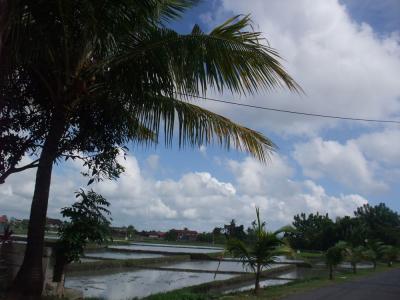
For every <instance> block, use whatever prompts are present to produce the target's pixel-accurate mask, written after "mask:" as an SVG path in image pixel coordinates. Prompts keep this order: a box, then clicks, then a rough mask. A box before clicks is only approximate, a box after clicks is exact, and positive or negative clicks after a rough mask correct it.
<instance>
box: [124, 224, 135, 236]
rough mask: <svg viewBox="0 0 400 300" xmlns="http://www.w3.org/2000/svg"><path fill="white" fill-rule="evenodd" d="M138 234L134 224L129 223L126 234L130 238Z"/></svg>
mask: <svg viewBox="0 0 400 300" xmlns="http://www.w3.org/2000/svg"><path fill="white" fill-rule="evenodd" d="M135 234H136V229H135V227H133V226H132V225H129V226H128V228H126V235H127V237H128V238H129V239H131V238H133V236H134V235H135Z"/></svg>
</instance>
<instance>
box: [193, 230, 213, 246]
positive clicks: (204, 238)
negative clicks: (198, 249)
mask: <svg viewBox="0 0 400 300" xmlns="http://www.w3.org/2000/svg"><path fill="white" fill-rule="evenodd" d="M196 240H197V241H199V242H205V243H212V242H213V241H214V237H213V234H212V233H210V232H202V233H199V234H198V235H197V238H196Z"/></svg>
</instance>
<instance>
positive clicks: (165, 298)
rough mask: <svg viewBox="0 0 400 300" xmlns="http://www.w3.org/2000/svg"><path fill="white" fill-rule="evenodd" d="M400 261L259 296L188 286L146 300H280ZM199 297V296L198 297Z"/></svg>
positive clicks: (293, 283)
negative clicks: (216, 291) (205, 290)
mask: <svg viewBox="0 0 400 300" xmlns="http://www.w3.org/2000/svg"><path fill="white" fill-rule="evenodd" d="M399 267H400V263H396V264H395V265H394V266H393V267H388V266H386V265H385V264H379V265H378V266H377V269H376V271H373V270H372V269H360V270H358V271H357V274H353V273H352V272H351V271H350V270H349V271H347V270H346V271H343V270H340V271H337V272H336V274H335V279H334V280H329V279H328V271H327V272H326V276H320V277H315V278H310V279H299V280H294V281H291V282H289V283H287V284H284V285H277V286H270V287H265V288H263V289H261V293H260V295H259V296H255V295H254V294H253V291H252V290H250V291H246V292H237V293H231V294H227V295H221V294H217V293H212V292H202V290H201V289H198V288H196V287H192V288H191V287H188V288H184V289H180V290H175V291H171V292H166V293H161V294H155V295H152V296H149V297H146V298H145V300H203V299H204V300H205V299H215V300H261V299H268V300H270V299H271V300H278V299H282V298H284V297H287V296H289V295H293V294H297V293H302V292H306V291H310V290H313V289H317V288H322V287H325V286H330V285H333V284H339V283H342V282H346V281H352V280H355V279H357V278H361V277H366V276H372V275H374V274H377V273H379V272H384V271H388V270H391V269H393V268H399ZM196 297H197V298H196Z"/></svg>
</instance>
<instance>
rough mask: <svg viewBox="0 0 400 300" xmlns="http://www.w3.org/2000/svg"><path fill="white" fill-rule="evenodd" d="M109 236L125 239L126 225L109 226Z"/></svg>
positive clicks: (126, 234)
mask: <svg viewBox="0 0 400 300" xmlns="http://www.w3.org/2000/svg"><path fill="white" fill-rule="evenodd" d="M111 236H112V237H113V238H117V239H126V238H127V237H128V232H127V228H126V227H111Z"/></svg>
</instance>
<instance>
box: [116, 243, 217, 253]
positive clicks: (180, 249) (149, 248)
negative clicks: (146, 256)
mask: <svg viewBox="0 0 400 300" xmlns="http://www.w3.org/2000/svg"><path fill="white" fill-rule="evenodd" d="M109 248H111V249H125V250H139V251H159V252H170V253H216V252H221V251H223V249H221V248H200V247H188V246H185V247H179V246H178V247H177V246H164V245H163V246H152V245H145V244H131V245H121V246H110V247H109Z"/></svg>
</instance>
